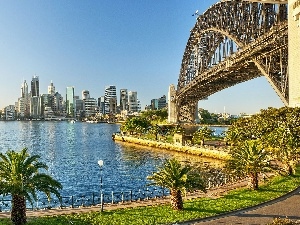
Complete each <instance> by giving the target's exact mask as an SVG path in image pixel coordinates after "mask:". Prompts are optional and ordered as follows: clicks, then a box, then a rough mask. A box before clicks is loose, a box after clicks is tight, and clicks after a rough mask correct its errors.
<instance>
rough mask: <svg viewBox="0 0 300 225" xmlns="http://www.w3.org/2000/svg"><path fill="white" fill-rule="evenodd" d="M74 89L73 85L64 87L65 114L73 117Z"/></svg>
mask: <svg viewBox="0 0 300 225" xmlns="http://www.w3.org/2000/svg"><path fill="white" fill-rule="evenodd" d="M74 93H75V90H74V87H67V89H66V112H67V116H69V117H75V108H76V105H75V96H74Z"/></svg>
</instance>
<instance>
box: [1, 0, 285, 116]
mask: <svg viewBox="0 0 300 225" xmlns="http://www.w3.org/2000/svg"><path fill="white" fill-rule="evenodd" d="M216 2H217V1H216V0H205V1H199V0H185V1H183V0H172V1H167V0H143V1H138V0H126V1H124V0H113V1H110V0H81V1H78V0H51V1H38V0H27V1H16V0H11V1H2V2H1V7H0V96H1V97H0V108H3V107H5V106H7V105H13V104H14V103H15V102H16V101H17V99H18V98H19V97H20V93H21V84H22V82H23V80H26V81H27V83H28V85H29V86H30V81H31V79H32V77H33V76H39V80H40V94H46V93H47V87H48V86H49V85H50V82H51V81H52V82H53V84H54V86H55V88H56V91H58V92H59V93H61V94H62V95H63V96H65V94H66V87H68V86H74V88H75V95H78V96H81V92H82V90H89V91H90V96H91V97H94V98H98V97H100V96H103V95H104V88H105V86H107V85H115V86H116V88H117V95H119V90H120V89H122V88H127V89H128V91H137V94H138V99H139V100H140V102H141V106H142V108H144V107H145V105H149V104H150V101H151V99H154V98H159V97H161V96H163V95H166V96H167V94H168V87H169V85H170V84H175V85H177V80H178V77H179V71H180V67H181V61H182V57H183V53H184V50H185V46H186V43H187V40H188V38H189V35H190V30H191V29H192V28H193V26H194V25H195V22H196V17H194V16H192V14H193V13H194V12H195V11H196V10H199V13H200V14H201V13H203V12H204V11H206V10H207V9H208V8H209V6H211V5H213V4H214V3H216ZM118 97H119V96H118ZM270 106H271V107H281V106H283V103H282V102H281V100H280V99H279V97H278V96H277V95H276V93H275V91H274V90H273V89H272V88H271V86H270V85H269V84H268V82H267V81H266V79H265V78H264V77H261V78H258V79H255V80H252V81H248V82H245V83H242V84H239V85H236V86H234V87H231V88H228V89H225V90H223V91H221V92H218V93H216V94H214V95H212V96H210V97H209V98H208V100H205V101H200V102H199V107H200V108H204V109H207V110H208V111H210V112H223V111H224V109H225V110H226V112H229V113H231V114H239V113H249V114H252V113H256V112H258V111H259V110H260V109H263V108H267V107H270Z"/></svg>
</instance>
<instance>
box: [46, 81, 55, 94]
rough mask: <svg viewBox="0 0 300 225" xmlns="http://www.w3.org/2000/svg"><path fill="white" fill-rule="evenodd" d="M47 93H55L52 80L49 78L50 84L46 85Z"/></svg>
mask: <svg viewBox="0 0 300 225" xmlns="http://www.w3.org/2000/svg"><path fill="white" fill-rule="evenodd" d="M48 94H49V95H54V94H55V87H54V85H53V83H52V80H51V83H50V85H49V86H48Z"/></svg>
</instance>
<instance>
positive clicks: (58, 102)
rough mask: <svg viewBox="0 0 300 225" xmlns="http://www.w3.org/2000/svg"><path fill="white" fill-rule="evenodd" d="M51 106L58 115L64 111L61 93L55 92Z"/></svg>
mask: <svg viewBox="0 0 300 225" xmlns="http://www.w3.org/2000/svg"><path fill="white" fill-rule="evenodd" d="M51 108H52V111H53V112H54V114H56V115H60V114H61V113H62V112H63V110H64V107H63V97H62V96H61V94H60V93H58V92H55V94H54V95H53V99H52V106H51Z"/></svg>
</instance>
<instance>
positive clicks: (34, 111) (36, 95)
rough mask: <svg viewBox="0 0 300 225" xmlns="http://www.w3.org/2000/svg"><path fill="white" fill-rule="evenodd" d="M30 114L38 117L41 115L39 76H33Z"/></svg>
mask: <svg viewBox="0 0 300 225" xmlns="http://www.w3.org/2000/svg"><path fill="white" fill-rule="evenodd" d="M30 93H31V98H30V116H31V117H32V118H33V119H38V118H40V116H41V99H40V84H39V77H38V76H33V77H32V80H31V92H30Z"/></svg>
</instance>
